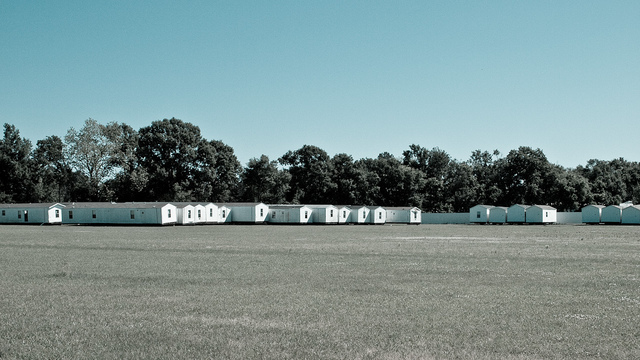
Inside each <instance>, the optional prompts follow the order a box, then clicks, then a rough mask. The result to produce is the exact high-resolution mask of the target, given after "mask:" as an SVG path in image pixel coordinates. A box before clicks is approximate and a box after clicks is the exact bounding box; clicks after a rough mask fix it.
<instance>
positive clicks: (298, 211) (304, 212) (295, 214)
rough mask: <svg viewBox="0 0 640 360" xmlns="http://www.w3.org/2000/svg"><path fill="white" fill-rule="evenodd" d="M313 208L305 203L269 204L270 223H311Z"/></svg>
mask: <svg viewBox="0 0 640 360" xmlns="http://www.w3.org/2000/svg"><path fill="white" fill-rule="evenodd" d="M312 214H313V209H311V208H310V207H308V206H305V205H269V221H268V222H269V224H311V223H312V221H313V219H312Z"/></svg>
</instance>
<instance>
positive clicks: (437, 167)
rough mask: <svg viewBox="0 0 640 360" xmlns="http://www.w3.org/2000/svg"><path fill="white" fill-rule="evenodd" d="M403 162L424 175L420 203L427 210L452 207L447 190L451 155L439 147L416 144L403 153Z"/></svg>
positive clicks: (419, 191) (434, 210)
mask: <svg viewBox="0 0 640 360" xmlns="http://www.w3.org/2000/svg"><path fill="white" fill-rule="evenodd" d="M402 155H403V157H402V164H403V165H406V166H409V167H410V168H412V169H414V170H416V171H418V172H419V174H420V176H421V177H422V179H421V181H420V184H421V185H422V187H421V188H419V189H418V190H417V192H418V193H419V194H420V195H416V196H419V197H420V199H417V200H418V201H419V204H418V205H416V206H420V207H421V208H422V209H423V210H425V211H433V212H443V211H447V209H448V208H449V207H450V206H449V205H448V204H447V197H446V191H445V182H446V180H447V179H446V176H447V174H448V173H449V167H450V163H451V161H452V160H451V157H450V156H449V154H447V153H446V152H445V151H443V150H440V149H439V148H433V149H432V150H428V149H426V148H424V147H421V146H419V145H416V144H412V145H410V146H409V150H405V151H404V152H403V153H402Z"/></svg>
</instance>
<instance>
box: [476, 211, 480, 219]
mask: <svg viewBox="0 0 640 360" xmlns="http://www.w3.org/2000/svg"><path fill="white" fill-rule="evenodd" d="M476 218H478V219H480V211H478V213H477V214H476Z"/></svg>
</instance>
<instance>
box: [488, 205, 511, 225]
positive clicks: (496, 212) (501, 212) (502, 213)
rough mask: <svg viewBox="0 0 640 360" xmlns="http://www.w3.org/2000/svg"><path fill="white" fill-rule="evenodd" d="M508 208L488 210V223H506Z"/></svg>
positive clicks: (495, 207)
mask: <svg viewBox="0 0 640 360" xmlns="http://www.w3.org/2000/svg"><path fill="white" fill-rule="evenodd" d="M508 214H509V208H507V207H506V206H494V207H492V208H491V209H489V222H490V223H491V224H504V223H506V222H507V216H508Z"/></svg>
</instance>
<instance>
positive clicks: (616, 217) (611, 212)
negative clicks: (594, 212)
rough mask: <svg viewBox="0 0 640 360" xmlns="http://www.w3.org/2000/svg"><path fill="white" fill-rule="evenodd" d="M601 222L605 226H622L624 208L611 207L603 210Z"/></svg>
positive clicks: (618, 206)
mask: <svg viewBox="0 0 640 360" xmlns="http://www.w3.org/2000/svg"><path fill="white" fill-rule="evenodd" d="M600 222H602V223H604V224H620V223H621V222H622V206H620V205H609V206H607V207H605V208H604V209H602V214H601V216H600Z"/></svg>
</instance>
